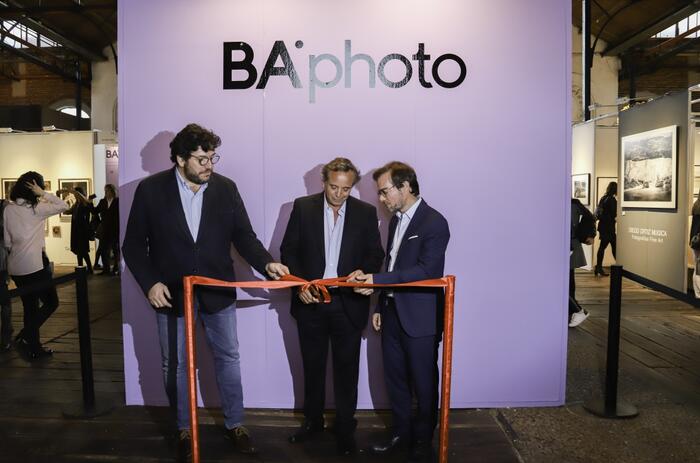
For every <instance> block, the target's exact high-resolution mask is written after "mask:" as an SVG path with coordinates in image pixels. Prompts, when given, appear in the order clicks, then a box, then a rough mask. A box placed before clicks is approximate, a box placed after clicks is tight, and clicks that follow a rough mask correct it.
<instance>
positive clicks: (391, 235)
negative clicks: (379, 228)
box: [386, 214, 399, 271]
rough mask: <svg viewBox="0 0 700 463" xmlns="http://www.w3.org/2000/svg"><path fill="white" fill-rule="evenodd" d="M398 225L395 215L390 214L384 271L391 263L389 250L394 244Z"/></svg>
mask: <svg viewBox="0 0 700 463" xmlns="http://www.w3.org/2000/svg"><path fill="white" fill-rule="evenodd" d="M398 223H399V219H398V218H397V217H396V214H391V220H389V236H388V237H387V241H386V270H387V271H388V270H389V263H390V262H391V249H392V244H394V233H396V225H397V224H398Z"/></svg>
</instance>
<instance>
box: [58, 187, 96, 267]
mask: <svg viewBox="0 0 700 463" xmlns="http://www.w3.org/2000/svg"><path fill="white" fill-rule="evenodd" d="M70 192H71V193H73V196H74V197H75V203H73V205H72V206H71V208H70V209H68V211H66V212H65V213H66V214H69V215H71V216H72V219H71V224H70V250H71V252H72V253H73V254H75V255H76V256H77V257H78V265H79V266H82V265H83V262H85V265H86V266H87V272H88V273H93V272H92V263H91V262H90V241H91V240H94V239H95V236H94V233H93V230H92V228H91V226H90V222H91V221H92V213H93V210H94V206H93V205H92V202H91V201H90V200H89V199H88V198H87V196H86V195H85V191H84V190H83V189H82V187H79V186H78V187H75V189H74V190H71V191H70Z"/></svg>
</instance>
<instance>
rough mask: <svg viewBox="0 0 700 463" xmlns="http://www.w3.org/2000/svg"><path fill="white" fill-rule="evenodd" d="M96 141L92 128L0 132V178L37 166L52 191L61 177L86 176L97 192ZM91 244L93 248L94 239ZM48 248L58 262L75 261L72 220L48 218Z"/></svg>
mask: <svg viewBox="0 0 700 463" xmlns="http://www.w3.org/2000/svg"><path fill="white" fill-rule="evenodd" d="M93 144H94V133H93V132H92V131H76V132H49V133H10V134H0V178H2V179H16V178H18V177H19V176H20V175H21V174H23V173H24V172H27V171H30V170H34V171H37V172H39V173H40V174H42V175H43V176H44V179H45V180H47V181H49V182H51V190H52V191H53V192H55V191H56V190H58V180H59V179H85V178H87V179H90V191H89V192H88V194H91V193H94V188H95V187H94V183H93V171H94V161H93ZM0 195H4V193H2V192H0ZM98 196H102V194H98ZM64 220H66V219H64ZM55 227H60V237H55V236H54V228H55ZM91 248H92V249H91V250H92V251H93V252H94V243H92V246H91ZM46 251H47V254H48V255H49V258H50V259H51V260H52V261H53V262H54V263H55V264H56V265H75V264H76V259H75V255H74V254H73V253H71V252H70V222H69V221H62V220H61V219H60V217H59V216H54V217H51V218H49V226H48V235H47V236H46Z"/></svg>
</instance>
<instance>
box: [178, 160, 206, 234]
mask: <svg viewBox="0 0 700 463" xmlns="http://www.w3.org/2000/svg"><path fill="white" fill-rule="evenodd" d="M175 177H176V178H177V185H178V190H179V191H180V202H181V203H182V211H183V212H184V213H185V220H186V221H187V228H189V229H190V235H192V240H193V241H195V242H196V241H197V235H198V234H199V222H200V221H201V220H202V204H203V203H204V192H205V191H206V189H207V186H209V184H208V183H204V184H202V185H200V186H199V190H197V192H196V193H195V192H194V191H192V190H190V187H189V185H187V182H186V181H185V179H184V178H182V175H180V171H179V170H178V169H177V168H175Z"/></svg>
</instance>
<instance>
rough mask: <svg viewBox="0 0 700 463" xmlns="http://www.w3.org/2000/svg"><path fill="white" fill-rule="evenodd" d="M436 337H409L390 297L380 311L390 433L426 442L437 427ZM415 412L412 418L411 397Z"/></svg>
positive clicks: (431, 437) (437, 341)
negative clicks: (390, 416) (391, 430)
mask: <svg viewBox="0 0 700 463" xmlns="http://www.w3.org/2000/svg"><path fill="white" fill-rule="evenodd" d="M439 342H440V338H439V337H438V336H422V337H417V338H414V337H411V336H409V335H408V334H406V332H405V331H404V329H403V328H402V327H401V322H400V321H399V317H398V314H397V313H396V306H395V303H394V299H393V298H387V305H386V307H385V308H384V310H383V311H382V353H383V357H384V380H385V382H386V388H387V392H388V393H389V400H390V402H391V411H392V416H393V427H394V429H393V434H394V435H400V436H403V437H405V438H408V439H411V437H412V438H413V439H414V440H420V441H425V442H430V441H432V439H433V432H434V431H435V426H436V425H437V406H438V366H437V354H438V344H439ZM414 394H415V398H416V402H417V410H416V413H415V416H413V417H412V411H413V395H414Z"/></svg>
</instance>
